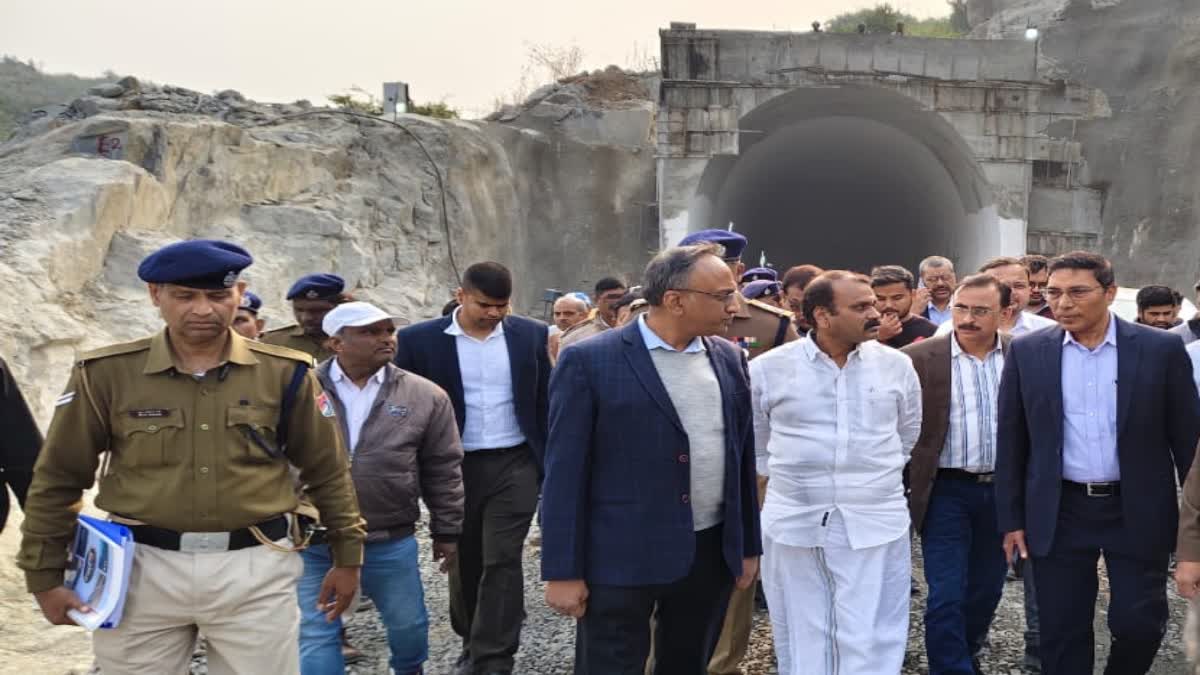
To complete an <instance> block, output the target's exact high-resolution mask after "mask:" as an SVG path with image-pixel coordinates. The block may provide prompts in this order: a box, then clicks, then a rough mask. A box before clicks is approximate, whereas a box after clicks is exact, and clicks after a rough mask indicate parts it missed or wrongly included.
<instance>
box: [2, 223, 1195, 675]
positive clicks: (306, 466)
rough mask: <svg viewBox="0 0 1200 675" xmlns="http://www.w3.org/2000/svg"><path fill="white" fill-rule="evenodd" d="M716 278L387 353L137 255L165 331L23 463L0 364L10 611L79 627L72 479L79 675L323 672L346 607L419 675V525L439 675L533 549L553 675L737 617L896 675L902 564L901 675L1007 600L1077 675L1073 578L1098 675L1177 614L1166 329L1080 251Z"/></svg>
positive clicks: (1174, 443)
mask: <svg viewBox="0 0 1200 675" xmlns="http://www.w3.org/2000/svg"><path fill="white" fill-rule="evenodd" d="M746 245H747V242H746V240H745V238H744V237H742V236H740V235H738V234H737V233H734V232H729V231H725V230H705V231H701V232H696V233H693V234H691V235H688V236H687V237H686V238H685V239H684V240H683V241H681V242H679V245H678V246H676V247H673V248H669V249H667V250H664V251H662V252H661V253H659V254H658V255H656V256H655V257H654V258H653V260H651V261H650V263H649V264H648V265H647V267H646V269H645V271H644V273H643V275H642V278H641V279H640V280H639V281H640V283H638V284H630V283H628V282H627V281H625V280H622V279H620V278H617V277H608V278H604V279H601V280H600V281H598V282H597V283H596V284H595V287H594V289H592V293H591V294H587V293H583V292H574V293H568V294H565V295H562V296H561V297H559V298H558V299H557V300H556V301H555V302H554V304H553V307H552V313H553V323H552V325H550V326H547V324H545V323H543V322H541V321H538V320H535V319H531V318H526V317H522V316H518V315H516V314H514V313H513V312H512V305H511V298H512V295H513V283H514V282H513V277H512V275H511V273H510V271H509V270H508V269H506V268H505V267H503V266H502V265H499V264H497V263H494V262H484V263H477V264H474V265H471V266H470V267H469V268H468V269H467V270H466V271H465V272H464V274H463V277H462V280H461V287H460V288H458V290H457V291H456V293H455V298H454V300H453V301H451V303H448V304H447V306H446V308H445V309H444V311H443V312H442V316H440V317H437V318H433V319H428V320H425V321H419V322H415V323H413V322H411V321H410V317H397V316H394V315H392V314H390V313H389V312H387V311H385V310H384V309H382V308H380V307H377V306H375V305H372V304H370V303H367V302H361V301H358V300H356V299H355V298H354V297H353V294H352V290H351V289H347V288H346V287H345V286H346V284H345V281H344V280H343V279H342V278H341V277H338V276H336V275H333V274H311V275H307V276H304V277H302V278H300V279H299V280H297V281H296V282H295V284H294V285H293V286H292V287H291V288H290V289H289V290H288V292H287V294H286V300H287V301H288V302H289V303H290V304H291V309H292V312H293V314H294V316H295V318H296V323H295V324H294V325H289V326H284V327H279V328H275V329H273V330H267V326H266V325H265V323H264V321H263V320H262V319H261V318H260V314H261V312H262V308H263V299H262V298H261V297H259V296H257V295H255V294H254V293H252V292H250V291H249V290H247V285H246V282H245V281H242V280H241V279H240V275H241V274H242V272H243V270H245V269H246V268H247V267H249V266H250V265H251V264H252V262H253V258H252V256H251V255H250V253H249V252H248V251H246V250H245V249H243V248H241V247H240V246H237V245H236V244H232V243H228V242H221V241H213V240H194V241H186V242H180V243H177V244H172V245H170V246H167V247H164V248H163V249H160V250H158V251H156V252H154V253H153V254H151V255H150V256H148V257H147V258H146V259H145V260H143V261H142V263H141V265H140V266H139V269H138V275H139V277H140V278H141V279H142V280H143V281H144V282H146V283H147V285H148V288H149V296H150V300H151V302H153V304H154V306H155V307H157V309H158V311H159V312H160V314H161V316H162V319H163V322H164V324H165V325H164V328H163V329H162V330H161V331H159V332H158V333H156V334H155V335H153V336H150V337H147V338H144V339H141V340H137V341H134V342H130V343H125V344H119V345H112V346H108V347H104V348H101V349H98V350H94V351H91V352H87V353H84V354H82V355H81V356H80V357H79V359H78V361H77V363H76V364H75V366H74V367H73V368H72V370H71V373H70V377H69V381H68V384H67V385H66V387H65V389H64V391H63V393H62V395H61V396H60V397H59V398H58V399H57V400H56V402H55V408H54V415H53V419H52V421H51V423H50V427H49V430H48V432H47V434H46V436H45V438H44V439H43V438H42V436H41V434H40V431H39V430H38V428H37V425H36V424H34V422H33V418H32V415H31V414H30V411H29V408H28V406H27V405H26V404H25V402H24V399H23V398H22V396H21V394H20V392H19V390H18V389H17V388H16V385H15V384H14V382H13V380H12V378H11V375H10V373H9V371H8V369H7V367H6V366H5V365H4V364H3V362H0V438H3V439H4V441H3V445H2V448H3V453H0V454H2V455H3V456H2V461H3V472H0V477H2V479H3V480H4V481H6V482H7V483H8V484H9V485H10V486H11V487H12V488H13V489H14V492H15V494H16V496H17V498H18V501H19V502H20V503H21V505H22V508H23V510H24V512H25V519H24V522H23V525H22V533H23V541H22V545H21V550H20V553H19V556H18V561H17V563H18V565H19V566H20V567H21V568H22V569H23V570H24V572H25V577H26V583H27V587H28V590H29V591H30V592H31V593H33V595H34V597H35V598H36V600H37V602H38V603H39V605H40V607H41V609H42V611H43V613H44V615H45V617H46V618H47V619H48V620H49V621H51V622H52V623H55V624H70V623H73V621H72V620H71V618H70V617H69V615H68V611H70V610H74V611H83V612H88V611H93V610H92V609H91V608H89V607H88V606H87V604H86V603H85V602H84V600H83V599H81V598H79V597H77V596H76V595H75V594H74V593H73V592H72V591H71V590H69V589H68V588H66V587H65V586H64V573H65V571H66V569H67V567H68V565H69V564H70V561H69V552H68V546H69V544H70V541H71V538H72V536H73V532H74V529H75V519H76V516H77V514H78V512H79V509H80V502H81V496H82V493H83V491H84V490H87V489H89V488H91V487H92V486H93V484H94V483H95V482H96V480H97V479H98V480H99V489H98V492H97V495H96V505H97V507H99V508H100V509H103V510H104V511H106V512H107V513H108V514H110V516H109V517H110V518H111V519H112V520H113V521H115V522H117V523H120V524H123V525H125V526H127V527H128V528H129V529H130V530H131V532H132V533H133V536H134V539H135V541H136V542H137V544H138V545H137V547H136V553H135V567H134V571H133V574H132V576H131V578H130V583H129V589H128V591H127V596H126V600H125V610H124V617H123V618H122V620H121V621H120V623H119V625H118V626H117V627H116V628H112V629H104V630H100V631H97V632H96V634H95V638H94V649H95V654H96V660H97V664H98V665H99V666H100V669H101V671H102V672H104V673H106V674H122V673H136V674H141V673H147V674H148V673H156V674H157V673H182V672H186V671H187V669H188V663H189V661H190V659H191V657H192V652H193V647H194V644H195V642H196V639H197V636H198V635H201V634H202V635H203V636H204V637H205V638H206V642H207V656H208V663H209V672H211V673H214V674H216V675H220V674H221V673H293V672H300V673H305V674H306V675H310V674H323V673H342V672H344V670H345V668H346V659H347V657H348V656H353V655H354V654H355V650H354V649H353V647H352V646H350V645H348V644H347V643H346V640H345V636H344V631H343V630H342V624H341V616H342V614H343V612H345V611H347V609H348V608H349V607H350V606H351V604H352V602H354V601H355V598H356V597H357V596H358V595H359V594H360V593H361V594H362V595H364V596H366V597H367V598H369V599H370V601H371V602H373V604H374V606H375V607H376V609H377V610H378V612H379V616H380V618H381V620H382V622H383V624H384V626H385V628H386V631H387V637H388V645H389V649H390V659H389V665H390V668H391V670H392V672H394V673H396V674H399V675H411V674H414V673H420V672H422V669H423V664H424V663H425V661H426V660H427V658H428V653H429V644H428V641H429V637H428V636H429V619H428V614H427V610H426V606H425V600H424V592H423V583H422V579H421V574H420V566H419V564H418V552H419V546H420V544H419V541H420V538H419V537H418V536H417V534H418V526H419V525H420V521H421V508H420V505H419V502H423V503H424V505H425V507H426V509H427V510H428V514H429V515H428V525H427V530H428V535H429V541H430V544H429V545H430V546H431V551H432V557H433V559H434V560H435V561H437V562H438V563H439V567H440V570H441V572H443V573H446V574H447V575H448V579H449V604H450V607H449V610H450V617H451V624H452V627H453V629H454V631H455V632H456V633H457V634H458V636H460V638H461V640H462V651H461V655H460V657H459V659H458V661H457V664H456V666H455V667H456V673H461V674H463V675H492V674H502V673H511V672H513V666H514V657H515V655H516V653H517V651H518V649H519V647H520V644H521V629H522V624H523V621H524V619H525V607H524V597H525V589H524V575H523V573H522V565H521V560H522V552H523V550H524V547H525V546H526V539H527V536H528V533H529V530H530V527H531V524H532V522H533V520H534V518H537V519H538V522H539V524H540V528H541V537H542V539H541V546H542V557H541V560H542V577H543V580H544V581H545V589H544V595H545V601H546V603H547V604H548V605H549V606H550V607H551V608H553V609H554V610H555V611H558V612H560V613H562V614H565V615H568V616H571V617H574V618H575V619H576V620H577V630H576V641H575V659H574V664H573V669H574V672H576V673H580V674H581V675H586V674H589V673H591V674H594V675H610V674H618V673H628V674H634V673H637V674H640V673H655V674H659V675H684V674H695V675H700V674H709V675H727V674H732V673H740V672H741V670H740V663H741V661H742V659H743V658H744V656H745V654H746V652H747V648H748V645H749V641H750V635H751V621H752V616H753V612H754V608H755V589H756V586H757V585H758V584H757V582H759V581H761V589H762V594H763V596H764V597H763V599H764V600H765V602H766V605H767V607H768V611H769V613H770V619H771V624H772V628H773V636H774V638H773V639H774V650H775V654H776V657H777V660H778V667H779V672H780V673H782V674H784V675H795V674H800V673H829V674H833V673H841V674H848V673H853V674H861V675H879V674H887V673H898V672H900V670H901V667H902V664H903V661H904V657H905V649H906V646H907V643H908V629H909V626H908V622H909V609H910V602H911V594H912V592H913V588H914V585H913V584H914V580H913V571H912V570H913V566H912V560H911V558H912V554H911V547H912V546H913V544H914V542H919V545H920V546H921V548H922V557H923V559H924V578H925V582H926V586H927V589H928V599H927V603H926V610H925V615H924V624H925V631H924V635H925V645H924V647H925V650H926V652H927V658H928V664H929V670H930V672H931V673H934V674H938V675H941V674H978V673H981V672H982V670H981V667H980V663H979V657H980V654H981V653H982V651H983V650H984V649H985V648H986V645H987V641H988V633H989V628H990V626H991V623H992V619H993V616H994V614H995V611H996V607H997V605H998V603H999V600H1000V597H1001V594H1002V590H1003V587H1004V584H1005V579H1006V575H1008V576H1009V577H1010V578H1013V579H1016V578H1019V579H1020V580H1021V583H1023V584H1024V597H1025V615H1026V617H1025V618H1026V633H1025V650H1026V653H1025V667H1026V668H1027V670H1029V671H1032V672H1046V673H1053V674H1055V675H1059V674H1062V675H1077V674H1078V675H1083V674H1085V673H1087V674H1090V673H1092V672H1093V668H1094V663H1093V659H1094V657H1093V654H1094V644H1093V642H1094V636H1093V633H1092V626H1093V619H1094V616H1093V614H1094V611H1095V602H1096V597H1097V593H1098V575H1097V561H1098V559H1099V558H1100V557H1101V556H1103V558H1104V561H1105V566H1106V569H1107V573H1108V583H1109V589H1110V597H1111V601H1110V604H1109V610H1108V624H1109V627H1110V630H1111V634H1112V647H1111V651H1110V656H1109V659H1108V662H1107V664H1106V665H1105V672H1106V673H1110V674H1111V675H1127V674H1135V673H1145V672H1147V671H1148V670H1149V669H1150V667H1151V664H1152V663H1153V661H1154V658H1155V654H1156V653H1157V651H1158V648H1159V645H1160V643H1161V641H1162V639H1163V636H1164V633H1165V628H1166V624H1167V622H1168V612H1167V598H1166V585H1167V577H1168V564H1169V562H1170V558H1171V556H1172V554H1174V556H1175V557H1176V561H1177V562H1176V571H1175V580H1176V583H1177V585H1178V589H1179V591H1180V593H1181V594H1182V595H1184V596H1185V597H1189V598H1190V597H1194V596H1196V595H1197V594H1198V592H1200V476H1196V475H1193V476H1192V477H1191V478H1190V479H1189V471H1190V469H1191V466H1192V462H1193V457H1194V454H1195V449H1196V445H1197V440H1198V439H1200V396H1198V394H1197V388H1198V386H1200V375H1195V374H1198V373H1200V315H1198V316H1196V317H1192V318H1190V319H1187V320H1183V319H1181V317H1180V316H1179V314H1180V308H1181V305H1182V303H1183V299H1182V296H1181V295H1180V294H1179V293H1177V292H1175V291H1174V290H1172V289H1170V288H1168V287H1165V286H1147V287H1145V288H1143V289H1141V290H1140V292H1138V294H1137V299H1136V302H1137V309H1138V316H1137V321H1136V322H1127V321H1125V320H1123V319H1121V318H1119V317H1118V316H1117V315H1116V314H1115V313H1113V311H1112V310H1111V307H1110V306H1111V305H1112V303H1113V301H1114V299H1115V297H1116V294H1117V290H1118V288H1117V284H1116V279H1115V275H1114V271H1113V268H1112V266H1111V264H1110V263H1109V261H1107V260H1106V259H1104V258H1103V257H1101V256H1099V255H1096V254H1093V253H1087V252H1072V253H1068V254H1065V255H1061V256H1058V257H1056V258H1053V259H1049V260H1048V259H1046V258H1044V257H1042V256H1037V255H1029V256H1025V257H1023V258H1019V259H1018V258H1008V257H998V258H994V259H992V260H989V261H988V262H986V263H985V264H984V265H982V266H981V267H980V268H979V269H978V271H977V272H975V273H972V274H968V275H964V276H963V277H962V278H959V275H958V273H957V272H956V270H955V267H954V264H953V262H952V261H950V260H948V259H946V258H944V257H940V256H931V257H928V258H926V259H925V260H923V261H922V262H921V263H920V265H919V266H918V268H917V270H916V274H915V275H914V274H913V272H911V271H910V270H908V269H906V268H905V267H903V266H900V265H881V266H878V267H875V268H874V269H873V270H871V273H870V274H869V275H866V274H861V273H857V272H851V271H845V270H830V271H825V270H822V269H820V268H818V267H815V266H813V265H799V266H796V267H792V268H790V269H788V270H787V271H786V272H785V273H783V274H782V275H779V274H778V273H777V272H776V270H774V269H772V268H769V267H758V268H753V269H750V270H747V269H746V268H745V265H744V264H743V263H742V261H741V257H742V252H743V251H744V249H745V248H746ZM1197 291H1200V284H1198V285H1197ZM1181 338H1182V339H1181ZM35 459H36V464H35ZM1180 486H1182V498H1180V497H1179V496H1178V488H1179V487H1180ZM6 509H7V492H6V491H3V490H0V525H2V523H3V520H2V517H3V511H4V510H6ZM1181 511H1182V515H1181ZM563 669H564V671H565V670H566V669H567V666H566V665H564V667H563Z"/></svg>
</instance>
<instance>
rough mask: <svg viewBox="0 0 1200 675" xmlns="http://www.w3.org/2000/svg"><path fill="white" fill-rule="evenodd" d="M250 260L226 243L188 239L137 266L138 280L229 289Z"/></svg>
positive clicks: (149, 257)
mask: <svg viewBox="0 0 1200 675" xmlns="http://www.w3.org/2000/svg"><path fill="white" fill-rule="evenodd" d="M253 262H254V258H252V257H251V256H250V254H249V253H248V252H247V251H246V249H244V248H242V247H241V246H238V245H237V244H231V243H229V242H227V241H216V240H214V239H192V240H190V241H180V242H176V243H174V244H169V245H167V246H164V247H162V248H160V249H158V250H157V251H155V252H154V253H151V254H150V255H148V256H146V257H145V259H143V260H142V263H141V264H140V265H138V278H139V279H141V280H142V281H145V282H146V283H148V284H175V285H177V286H187V287H188V288H199V289H202V290H214V289H220V288H230V287H232V286H233V285H234V284H235V283H237V279H238V275H239V274H241V272H242V270H244V269H246V268H247V267H249V266H250V264H251V263H253Z"/></svg>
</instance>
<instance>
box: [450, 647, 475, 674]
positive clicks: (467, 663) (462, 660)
mask: <svg viewBox="0 0 1200 675" xmlns="http://www.w3.org/2000/svg"><path fill="white" fill-rule="evenodd" d="M450 672H451V673H453V675H471V655H470V654H468V653H467V652H465V651H464V652H463V653H462V654H459V655H458V660H457V661H455V662H454V670H452V671H450Z"/></svg>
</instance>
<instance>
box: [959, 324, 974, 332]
mask: <svg viewBox="0 0 1200 675" xmlns="http://www.w3.org/2000/svg"><path fill="white" fill-rule="evenodd" d="M958 330H965V331H977V330H979V326H976V325H974V324H966V325H962V326H959V327H958Z"/></svg>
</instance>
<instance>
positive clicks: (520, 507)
mask: <svg viewBox="0 0 1200 675" xmlns="http://www.w3.org/2000/svg"><path fill="white" fill-rule="evenodd" d="M462 474H463V492H464V495H465V501H466V504H465V509H464V511H465V513H464V518H463V531H462V536H461V537H460V538H459V541H458V561H457V564H455V565H453V566H451V568H450V624H451V626H452V627H453V628H454V632H455V633H458V635H459V636H461V637H462V639H463V652H464V654H466V655H467V656H468V657H469V658H470V662H471V672H473V673H489V672H494V671H499V672H508V671H511V670H512V668H513V655H514V654H516V653H517V648H518V647H519V646H520V642H521V624H522V623H524V621H525V575H524V573H523V570H522V567H521V555H522V553H523V551H524V548H525V536H526V535H527V534H529V524H530V522H532V520H533V514H534V511H535V510H536V509H537V503H538V467H537V463H536V462H535V460H534V457H533V452H532V450H530V449H529V447H528V446H527V445H520V446H517V447H515V448H508V449H504V450H476V451H473V452H468V453H466V456H465V457H464V458H463V463H462Z"/></svg>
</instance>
